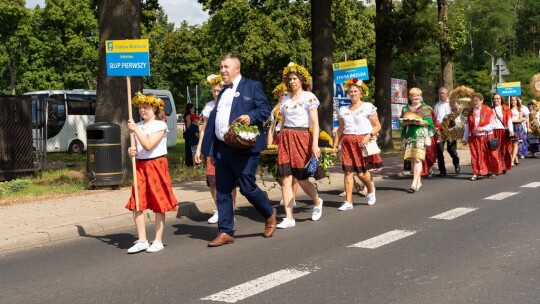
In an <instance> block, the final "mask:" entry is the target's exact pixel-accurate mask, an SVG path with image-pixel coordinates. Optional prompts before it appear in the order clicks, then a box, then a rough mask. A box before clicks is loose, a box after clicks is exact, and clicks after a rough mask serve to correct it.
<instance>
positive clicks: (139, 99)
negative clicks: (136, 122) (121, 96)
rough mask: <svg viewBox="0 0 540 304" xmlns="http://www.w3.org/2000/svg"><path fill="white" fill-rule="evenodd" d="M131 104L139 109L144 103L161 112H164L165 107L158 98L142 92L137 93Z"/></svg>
mask: <svg viewBox="0 0 540 304" xmlns="http://www.w3.org/2000/svg"><path fill="white" fill-rule="evenodd" d="M131 103H132V104H133V105H134V106H136V107H139V106H140V105H141V104H143V103H147V104H149V105H151V106H152V107H155V108H159V109H161V110H163V108H164V107H165V102H164V101H163V100H162V99H161V98H159V97H156V96H147V95H144V94H143V93H141V92H137V93H135V96H134V97H133V98H132V99H131Z"/></svg>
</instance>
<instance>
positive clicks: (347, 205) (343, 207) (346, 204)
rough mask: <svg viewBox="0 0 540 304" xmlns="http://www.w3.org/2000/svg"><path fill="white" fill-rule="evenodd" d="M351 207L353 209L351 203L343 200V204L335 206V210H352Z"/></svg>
mask: <svg viewBox="0 0 540 304" xmlns="http://www.w3.org/2000/svg"><path fill="white" fill-rule="evenodd" d="M352 209H353V204H352V203H349V202H344V203H343V204H341V207H339V208H337V210H339V211H347V210H352Z"/></svg>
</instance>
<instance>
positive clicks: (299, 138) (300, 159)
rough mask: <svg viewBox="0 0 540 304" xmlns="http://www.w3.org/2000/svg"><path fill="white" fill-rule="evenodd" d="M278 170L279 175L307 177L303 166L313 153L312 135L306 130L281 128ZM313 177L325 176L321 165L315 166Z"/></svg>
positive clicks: (298, 178) (298, 177)
mask: <svg viewBox="0 0 540 304" xmlns="http://www.w3.org/2000/svg"><path fill="white" fill-rule="evenodd" d="M279 134H280V136H279V142H278V143H277V144H278V170H279V175H280V176H289V175H292V176H294V177H295V178H296V179H297V180H305V179H308V178H309V176H308V174H307V172H306V169H305V168H304V167H305V166H306V164H307V162H308V161H309V159H310V158H311V156H312V155H313V151H312V148H311V147H312V143H313V137H312V136H311V133H309V131H308V130H294V129H287V128H285V129H283V130H281V132H280V133H279ZM313 177H314V178H315V179H317V180H319V179H322V178H324V177H325V174H324V171H323V170H322V168H321V166H319V167H318V168H317V171H316V172H315V175H314V176H313Z"/></svg>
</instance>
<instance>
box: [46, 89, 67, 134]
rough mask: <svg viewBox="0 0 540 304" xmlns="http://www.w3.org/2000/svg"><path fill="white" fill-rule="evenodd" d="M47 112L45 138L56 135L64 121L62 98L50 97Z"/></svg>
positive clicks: (64, 109) (64, 110)
mask: <svg viewBox="0 0 540 304" xmlns="http://www.w3.org/2000/svg"><path fill="white" fill-rule="evenodd" d="M47 112H48V117H47V139H49V138H52V137H55V136H56V135H58V133H60V131H61V130H62V127H64V124H65V123H66V106H65V104H64V99H63V98H55V99H50V100H49V103H48V111H47Z"/></svg>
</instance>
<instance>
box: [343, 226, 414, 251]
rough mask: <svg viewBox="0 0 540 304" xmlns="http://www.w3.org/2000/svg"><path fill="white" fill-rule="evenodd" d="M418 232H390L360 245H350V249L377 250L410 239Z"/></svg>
mask: <svg viewBox="0 0 540 304" xmlns="http://www.w3.org/2000/svg"><path fill="white" fill-rule="evenodd" d="M416 232H417V231H409V230H392V231H390V232H387V233H385V234H381V235H379V236H376V237H374V238H371V239H369V240H365V241H362V242H360V243H356V244H353V245H350V246H349V247H357V248H368V249H375V248H378V247H381V246H384V245H386V244H390V243H392V242H395V241H397V240H400V239H402V238H405V237H408V236H410V235H413V234H415V233H416Z"/></svg>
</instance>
